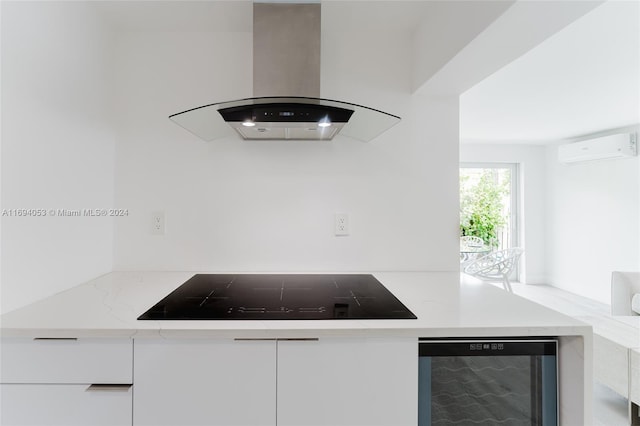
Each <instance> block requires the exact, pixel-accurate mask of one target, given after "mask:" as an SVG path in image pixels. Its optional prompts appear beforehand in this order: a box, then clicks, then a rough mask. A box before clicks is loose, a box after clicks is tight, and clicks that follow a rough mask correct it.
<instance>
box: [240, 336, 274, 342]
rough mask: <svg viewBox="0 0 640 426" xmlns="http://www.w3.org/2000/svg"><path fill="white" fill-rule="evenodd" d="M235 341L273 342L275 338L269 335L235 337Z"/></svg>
mask: <svg viewBox="0 0 640 426" xmlns="http://www.w3.org/2000/svg"><path fill="white" fill-rule="evenodd" d="M233 340H234V341H235V342H274V341H275V340H276V339H274V338H269V337H255V338H252V337H236V338H235V339H233Z"/></svg>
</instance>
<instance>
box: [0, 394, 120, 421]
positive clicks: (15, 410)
mask: <svg viewBox="0 0 640 426" xmlns="http://www.w3.org/2000/svg"><path fill="white" fill-rule="evenodd" d="M131 394H132V391H131V386H130V385H129V386H124V385H118V386H112V387H111V388H108V389H107V388H104V387H102V388H99V389H96V387H95V386H94V387H93V389H90V388H89V386H88V385H56V384H3V385H0V398H1V403H2V414H1V415H0V424H2V425H4V426H23V425H24V426H26V425H38V426H44V425H46V426H89V425H91V426H124V425H131Z"/></svg>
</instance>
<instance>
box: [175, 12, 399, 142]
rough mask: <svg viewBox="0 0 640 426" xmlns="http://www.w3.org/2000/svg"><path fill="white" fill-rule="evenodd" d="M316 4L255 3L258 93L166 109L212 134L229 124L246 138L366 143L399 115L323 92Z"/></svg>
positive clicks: (224, 132) (194, 129)
mask: <svg viewBox="0 0 640 426" xmlns="http://www.w3.org/2000/svg"><path fill="white" fill-rule="evenodd" d="M320 17H321V10H320V4H319V3H257V2H256V3H254V4H253V93H254V97H253V98H246V99H239V100H234V101H228V102H219V103H214V104H210V105H205V106H201V107H197V108H193V109H189V110H187V111H183V112H180V113H177V114H173V115H171V116H169V118H170V119H171V120H172V121H173V122H175V123H176V124H178V125H180V126H182V127H184V128H185V129H187V130H188V131H190V132H191V133H193V134H195V135H196V136H198V137H200V138H201V139H204V140H205V141H211V140H215V139H219V138H222V137H225V136H228V135H229V134H231V133H232V132H231V131H230V129H231V128H233V129H235V131H236V132H237V133H238V134H239V135H240V136H241V137H242V138H243V139H247V140H254V139H258V140H287V139H291V140H331V139H333V137H334V136H335V135H336V134H337V133H338V132H340V133H341V134H342V135H345V136H349V137H352V138H354V139H358V140H361V141H365V142H368V141H370V140H372V139H374V138H375V137H377V136H378V135H379V134H381V133H383V132H385V131H386V130H388V129H389V128H391V127H392V126H394V125H395V124H397V123H398V122H400V117H398V116H395V115H392V114H388V113H385V112H382V111H379V110H376V109H373V108H368V107H365V106H362V105H356V104H353V103H349V102H342V101H336V100H331V99H322V98H320Z"/></svg>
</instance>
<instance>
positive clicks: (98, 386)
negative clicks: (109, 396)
mask: <svg viewBox="0 0 640 426" xmlns="http://www.w3.org/2000/svg"><path fill="white" fill-rule="evenodd" d="M131 386H133V385H131V384H111V383H108V384H107V383H94V384H92V385H89V387H88V388H87V389H85V391H86V392H127V391H128V390H129V388H130V387H131Z"/></svg>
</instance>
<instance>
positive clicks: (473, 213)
mask: <svg viewBox="0 0 640 426" xmlns="http://www.w3.org/2000/svg"><path fill="white" fill-rule="evenodd" d="M508 191H509V179H508V175H506V179H498V178H497V175H496V172H495V171H494V170H490V169H485V170H483V171H482V173H481V174H480V176H479V179H477V178H476V179H472V176H470V175H468V174H464V173H460V235H462V236H465V235H471V236H476V237H480V238H482V240H483V241H484V242H485V244H488V245H490V246H492V247H497V246H498V243H499V242H498V234H497V231H498V229H499V228H500V227H502V226H504V225H505V224H506V218H505V216H504V213H503V202H502V200H503V197H504V196H505V195H506V194H508Z"/></svg>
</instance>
